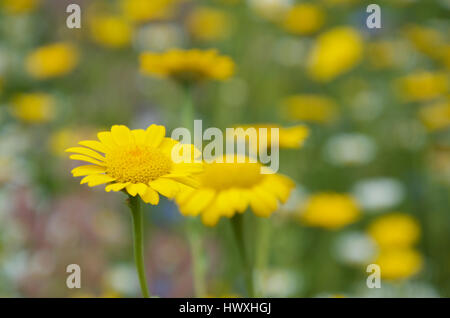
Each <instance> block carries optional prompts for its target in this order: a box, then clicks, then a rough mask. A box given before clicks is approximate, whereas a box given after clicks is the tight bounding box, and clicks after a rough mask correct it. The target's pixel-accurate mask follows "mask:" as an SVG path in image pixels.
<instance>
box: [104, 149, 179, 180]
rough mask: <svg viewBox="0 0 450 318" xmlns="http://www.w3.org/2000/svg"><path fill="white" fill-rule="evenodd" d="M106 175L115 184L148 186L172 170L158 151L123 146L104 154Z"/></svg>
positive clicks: (164, 156) (165, 157)
mask: <svg viewBox="0 0 450 318" xmlns="http://www.w3.org/2000/svg"><path fill="white" fill-rule="evenodd" d="M105 162H106V174H108V175H110V176H111V177H114V178H116V180H117V182H131V183H144V184H148V183H149V182H150V181H152V180H155V179H157V178H159V177H160V176H163V175H165V174H168V173H169V172H170V170H171V168H172V162H171V161H170V158H168V157H167V156H166V155H164V154H162V153H161V152H160V151H158V150H157V149H154V148H150V147H143V146H136V145H132V146H124V147H120V148H118V149H117V150H114V151H111V152H109V153H107V154H106V160H105Z"/></svg>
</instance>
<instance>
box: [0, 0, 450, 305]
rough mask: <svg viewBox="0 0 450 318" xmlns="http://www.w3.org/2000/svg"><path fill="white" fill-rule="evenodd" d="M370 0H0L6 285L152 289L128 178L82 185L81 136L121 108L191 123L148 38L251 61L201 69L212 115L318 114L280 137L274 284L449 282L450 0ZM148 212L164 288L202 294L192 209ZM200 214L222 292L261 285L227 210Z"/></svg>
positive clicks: (141, 120)
mask: <svg viewBox="0 0 450 318" xmlns="http://www.w3.org/2000/svg"><path fill="white" fill-rule="evenodd" d="M143 2H144V3H145V2H146V4H142V3H143ZM70 3H77V4H79V5H80V7H81V18H82V25H81V28H80V29H76V28H75V29H69V28H68V27H67V26H66V18H67V17H68V16H69V13H66V7H67V5H69V4H70ZM369 3H370V2H368V1H367V2H366V1H351V0H346V1H345V0H321V1H294V0H240V1H239V0H234V1H232V0H228V1H226V0H215V1H212V0H210V1H195V0H191V1H189V0H183V1H181V0H151V1H150V0H149V1H145V0H118V1H98V0H92V1H75V0H73V1H60V0H58V1H57V0H0V296H3V297H132V296H138V295H139V286H138V281H137V277H136V274H135V269H134V264H133V262H132V259H133V258H132V245H131V243H132V242H131V228H130V224H129V223H130V220H129V215H128V211H127V209H126V207H125V205H123V200H124V196H123V195H122V194H115V195H114V194H111V193H108V194H107V193H105V192H104V191H103V190H102V189H88V187H86V186H80V185H79V184H78V181H77V180H76V179H74V178H72V177H71V175H70V169H71V168H72V167H73V164H72V163H70V162H69V160H68V158H67V155H66V154H65V153H64V149H66V148H67V147H70V146H74V145H75V144H76V143H77V142H78V141H79V140H83V139H90V138H92V137H93V136H95V133H96V132H97V131H100V130H103V129H109V128H110V126H111V125H113V124H126V125H128V126H129V127H133V128H145V127H147V126H148V125H150V124H151V123H158V124H163V125H165V126H166V127H167V128H168V131H170V130H171V129H173V128H175V127H179V126H180V125H181V120H180V115H179V114H180V108H181V105H182V104H183V102H182V99H183V92H182V91H181V90H180V88H179V87H178V86H177V85H176V84H175V83H173V82H171V81H170V80H163V79H158V78H152V77H147V76H143V75H142V74H141V73H140V72H139V60H138V56H139V53H141V52H144V51H154V52H164V51H166V50H168V49H171V48H201V49H208V48H216V49H217V50H218V51H219V52H220V53H221V54H224V55H228V56H230V57H232V58H233V60H234V61H235V63H236V72H235V74H234V76H233V77H232V78H231V79H229V80H227V81H224V82H206V83H203V84H202V85H199V86H197V87H196V88H195V91H194V100H195V107H196V111H197V113H196V118H200V119H202V120H203V127H204V128H205V127H219V128H222V129H223V128H226V127H234V126H236V125H241V124H276V125H279V126H281V127H290V126H293V125H297V124H302V125H306V126H307V127H308V128H309V130H310V135H309V137H308V139H307V140H306V142H305V144H304V145H303V147H302V148H301V149H282V150H281V153H280V173H283V174H285V175H287V176H289V177H290V178H291V179H293V180H295V182H296V184H297V187H296V189H295V190H294V192H293V194H292V195H291V198H290V200H289V202H288V203H287V204H286V205H284V206H282V207H281V208H280V210H279V211H277V212H275V213H274V214H273V215H272V216H271V217H270V218H269V219H256V217H254V216H253V215H247V217H248V218H253V219H254V220H253V221H254V224H255V229H254V231H252V233H250V234H251V235H252V237H253V238H252V239H253V240H254V242H253V243H254V244H253V246H254V252H255V258H256V259H255V263H256V270H255V273H254V274H255V281H256V286H257V290H258V294H259V295H262V296H267V297H336V296H345V297H449V296H450V248H449V247H450V204H449V198H450V196H449V193H450V191H449V185H450V130H449V128H450V101H449V67H450V42H449V34H450V32H449V26H450V21H449V16H450V15H449V10H450V2H449V1H448V0H427V1H419V0H417V1H414V0H396V1H394V0H391V1H378V2H377V4H379V5H380V7H381V23H382V28H380V29H369V28H367V26H366V18H367V17H368V16H369V13H367V12H366V7H367V5H368V4H369ZM36 61H38V62H36ZM39 63H40V64H39ZM37 64H39V65H37ZM327 193H339V194H340V195H339V196H338V197H339V198H341V199H342V200H340V199H338V200H330V196H328V195H326V194H327ZM348 201H350V202H351V203H350V207H349V204H348ZM355 206H356V208H355ZM352 209H353V210H352ZM349 210H352V211H351V212H349ZM349 213H350V214H351V213H353V214H354V215H353V216H349ZM146 217H147V220H146V222H147V226H146V232H147V234H148V239H147V240H146V264H147V269H146V270H147V274H148V277H149V285H150V289H151V291H152V293H153V294H154V295H158V296H161V297H170V296H175V297H190V296H193V295H194V291H193V282H192V274H191V272H192V269H191V253H190V250H189V246H188V244H187V240H186V226H185V223H186V219H185V218H184V217H182V216H181V215H180V213H179V212H178V210H177V207H176V206H175V205H174V204H173V203H172V202H169V201H167V200H165V201H163V202H162V203H161V204H160V205H159V207H158V208H157V209H156V208H151V207H146ZM201 231H202V242H203V249H204V253H203V254H204V255H203V256H202V262H203V263H204V266H205V268H206V282H207V295H208V296H214V297H222V296H230V297H231V296H244V295H245V291H244V290H245V289H244V283H243V277H242V273H241V269H240V264H239V259H238V254H237V251H236V247H235V245H234V241H233V238H232V236H231V230H230V227H229V223H228V220H226V219H224V220H222V221H221V222H220V223H219V224H218V226H216V227H213V228H202V229H201ZM250 234H249V235H250ZM72 263H75V264H79V265H80V266H81V269H82V288H81V289H78V290H71V289H68V288H67V287H66V285H65V281H66V277H67V275H68V274H67V273H66V271H65V270H66V266H67V265H68V264H72ZM370 263H378V264H380V265H381V270H382V288H381V289H369V288H368V287H367V286H366V278H367V276H368V273H366V266H367V264H370ZM204 296H206V295H204Z"/></svg>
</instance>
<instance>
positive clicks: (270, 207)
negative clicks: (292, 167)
mask: <svg viewBox="0 0 450 318" xmlns="http://www.w3.org/2000/svg"><path fill="white" fill-rule="evenodd" d="M261 169H264V167H263V166H262V165H261V164H259V163H252V162H250V161H249V159H248V158H246V157H245V158H244V157H241V158H240V159H239V160H238V158H237V156H235V157H232V156H224V158H223V162H218V161H216V162H212V163H205V164H204V171H203V172H202V173H201V174H199V175H198V177H197V178H198V180H199V187H198V189H189V190H187V191H183V192H181V193H180V194H179V195H178V196H177V197H176V198H175V201H176V202H177V204H178V206H179V208H180V212H181V213H182V214H183V215H190V216H196V215H199V214H200V215H201V218H202V221H203V223H204V224H205V225H208V226H214V225H216V224H217V222H218V221H219V219H220V218H221V217H222V216H224V217H229V218H231V217H232V216H233V215H234V214H235V213H236V212H238V213H243V212H245V210H246V209H247V208H248V207H249V206H250V207H251V209H252V211H253V213H254V214H255V215H257V216H260V217H269V216H270V215H271V214H272V213H273V212H274V211H275V210H277V208H278V204H279V202H282V203H284V202H286V200H287V199H288V198H289V195H290V192H291V190H292V189H293V188H294V186H295V185H294V183H293V182H292V181H291V180H290V179H289V178H287V177H285V176H283V175H280V174H263V173H261Z"/></svg>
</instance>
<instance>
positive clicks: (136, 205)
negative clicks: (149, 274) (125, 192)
mask: <svg viewBox="0 0 450 318" xmlns="http://www.w3.org/2000/svg"><path fill="white" fill-rule="evenodd" d="M140 200H141V199H140V198H139V196H135V197H133V196H131V195H130V196H129V198H128V200H127V203H128V207H129V208H130V211H131V217H132V220H133V241H134V242H133V245H134V261H135V263H136V270H137V273H138V276H139V283H140V285H141V291H142V296H143V297H144V298H149V297H150V293H149V292H148V287H147V280H146V278H145V266H144V236H143V233H144V224H143V223H144V222H143V221H144V217H143V214H142V209H141V201H140Z"/></svg>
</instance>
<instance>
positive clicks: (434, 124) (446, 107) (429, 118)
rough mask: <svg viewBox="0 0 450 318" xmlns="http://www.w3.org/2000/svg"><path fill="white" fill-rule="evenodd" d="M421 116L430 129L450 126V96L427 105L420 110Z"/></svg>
mask: <svg viewBox="0 0 450 318" xmlns="http://www.w3.org/2000/svg"><path fill="white" fill-rule="evenodd" d="M419 118H420V119H421V120H422V122H423V124H424V125H425V127H427V129H428V130H430V131H435V130H444V129H448V127H450V98H446V99H444V100H440V101H437V102H434V103H432V104H431V105H426V106H424V107H422V108H421V109H420V110H419Z"/></svg>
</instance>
